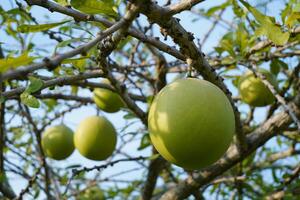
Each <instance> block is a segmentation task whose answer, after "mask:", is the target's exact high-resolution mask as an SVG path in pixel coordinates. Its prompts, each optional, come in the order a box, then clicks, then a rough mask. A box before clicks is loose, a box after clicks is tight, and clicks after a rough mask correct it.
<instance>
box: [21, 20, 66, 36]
mask: <svg viewBox="0 0 300 200" xmlns="http://www.w3.org/2000/svg"><path fill="white" fill-rule="evenodd" d="M69 21H70V20H68V21H63V22H58V23H50V24H38V25H30V24H22V25H20V26H18V28H17V31H18V32H21V33H29V32H40V31H46V30H48V29H51V28H54V27H57V26H60V25H62V24H64V23H67V22H69Z"/></svg>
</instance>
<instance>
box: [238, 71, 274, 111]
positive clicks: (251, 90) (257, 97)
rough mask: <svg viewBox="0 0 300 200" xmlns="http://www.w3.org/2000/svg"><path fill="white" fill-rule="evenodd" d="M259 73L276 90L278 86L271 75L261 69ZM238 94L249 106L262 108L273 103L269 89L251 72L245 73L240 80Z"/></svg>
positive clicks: (272, 96)
mask: <svg viewBox="0 0 300 200" xmlns="http://www.w3.org/2000/svg"><path fill="white" fill-rule="evenodd" d="M259 72H260V73H262V74H263V75H265V77H266V79H267V80H268V81H269V82H270V83H271V84H272V85H273V86H274V87H275V88H277V86H278V84H277V81H276V77H274V75H273V74H271V73H270V72H268V71H266V70H263V69H260V70H259ZM239 92H240V95H241V98H242V100H243V101H244V102H245V103H247V104H249V105H251V106H255V107H262V106H266V105H269V104H272V103H274V101H275V97H274V95H273V94H272V92H271V91H270V90H269V88H268V87H267V86H266V85H265V84H264V83H263V82H262V81H261V80H260V78H258V77H255V76H254V74H253V73H252V72H247V73H246V74H245V75H244V76H243V77H241V78H240V80H239Z"/></svg>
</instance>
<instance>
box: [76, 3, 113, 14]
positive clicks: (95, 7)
mask: <svg viewBox="0 0 300 200" xmlns="http://www.w3.org/2000/svg"><path fill="white" fill-rule="evenodd" d="M71 6H72V7H73V8H75V9H77V10H80V11H82V12H84V13H87V14H104V15H108V16H113V17H116V16H117V13H116V12H115V11H114V9H113V6H114V5H113V2H112V1H100V0H85V1H82V0H71Z"/></svg>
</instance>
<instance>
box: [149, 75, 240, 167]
mask: <svg viewBox="0 0 300 200" xmlns="http://www.w3.org/2000/svg"><path fill="white" fill-rule="evenodd" d="M148 124H149V132H150V138H151V141H152V143H153V145H154V146H155V148H156V150H157V151H158V152H159V153H160V154H161V155H162V156H163V157H164V158H165V159H166V160H168V161H170V162H172V163H174V164H176V165H178V166H181V167H183V168H186V169H200V168H203V167H206V166H209V165H211V164H212V163H214V162H215V161H217V160H218V159H219V158H220V157H221V156H222V155H223V154H224V153H225V152H226V150H227V149H228V147H229V145H230V143H231V141H232V137H233V134H234V131H235V120H234V113H233V109H232V107H231V104H230V102H229V100H228V99H227V97H226V96H225V94H224V93H223V92H222V91H221V90H220V89H219V88H218V87H217V86H215V85H213V84H212V83H210V82H208V81H205V80H199V79H192V78H188V79H181V80H176V81H174V82H173V83H171V84H169V85H167V86H166V87H164V88H163V89H162V90H161V91H160V92H159V93H158V94H157V96H156V97H155V99H154V101H153V103H152V104H151V107H150V111H149V116H148Z"/></svg>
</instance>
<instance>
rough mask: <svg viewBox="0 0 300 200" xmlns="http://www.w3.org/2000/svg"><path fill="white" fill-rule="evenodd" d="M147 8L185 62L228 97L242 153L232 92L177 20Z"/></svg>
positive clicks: (243, 145) (151, 6) (156, 8)
mask: <svg viewBox="0 0 300 200" xmlns="http://www.w3.org/2000/svg"><path fill="white" fill-rule="evenodd" d="M144 3H145V4H147V6H144V7H143V8H144V9H143V10H142V12H143V14H145V15H146V16H147V17H148V18H149V20H150V21H153V22H155V23H157V24H158V25H159V26H160V27H162V29H163V32H164V33H167V34H168V35H169V36H171V37H172V38H173V40H174V42H175V43H177V44H178V45H179V46H180V51H181V53H182V54H183V55H184V56H185V58H186V59H185V60H186V61H188V60H190V61H192V63H188V64H191V66H192V67H193V68H195V69H196V70H197V71H199V72H200V73H201V75H202V76H203V77H204V79H206V80H208V81H210V82H212V83H214V84H215V85H217V86H218V87H219V88H220V89H221V90H222V91H223V92H224V93H225V95H226V96H227V98H228V100H229V101H230V103H231V105H232V108H233V110H234V114H235V125H236V136H237V141H238V146H239V148H240V150H241V151H243V149H245V148H246V146H247V144H246V142H245V135H244V134H243V130H242V124H241V121H240V113H239V111H238V109H237V107H236V106H235V103H234V101H233V99H232V97H231V92H230V91H229V90H228V89H227V87H226V85H225V84H224V83H223V78H221V77H219V76H218V75H217V73H216V72H215V70H214V69H213V68H212V67H211V66H210V65H209V63H208V62H207V60H206V59H205V58H204V54H203V53H202V52H201V51H200V50H199V49H198V48H197V46H196V45H195V44H194V42H193V39H194V36H193V35H192V34H191V33H189V32H187V31H186V30H185V29H184V28H183V27H182V26H181V25H180V24H179V22H178V20H177V19H175V18H173V17H169V16H168V15H166V16H163V17H162V13H165V9H164V8H162V7H160V6H158V5H157V4H154V3H152V2H150V1H148V0H145V1H144Z"/></svg>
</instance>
